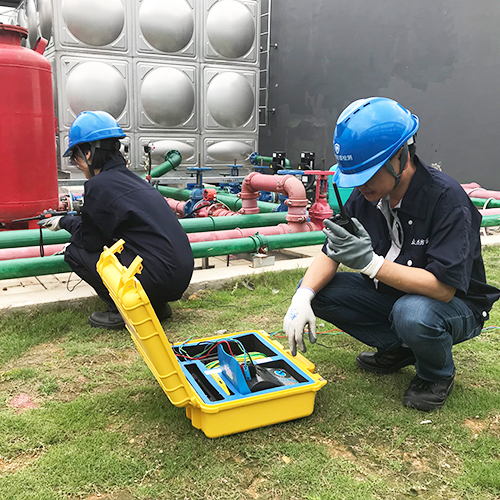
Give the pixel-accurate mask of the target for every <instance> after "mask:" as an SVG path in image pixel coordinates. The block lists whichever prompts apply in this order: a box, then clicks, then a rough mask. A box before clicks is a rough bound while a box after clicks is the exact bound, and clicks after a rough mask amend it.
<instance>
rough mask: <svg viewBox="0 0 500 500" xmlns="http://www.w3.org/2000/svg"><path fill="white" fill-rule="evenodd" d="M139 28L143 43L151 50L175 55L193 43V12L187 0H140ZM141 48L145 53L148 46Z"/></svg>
mask: <svg viewBox="0 0 500 500" xmlns="http://www.w3.org/2000/svg"><path fill="white" fill-rule="evenodd" d="M138 24H139V28H140V32H141V34H142V35H143V37H144V38H143V40H144V41H145V42H146V43H147V44H149V45H150V46H151V47H152V48H154V49H157V50H159V51H161V52H166V53H176V52H179V51H182V50H183V49H186V48H187V47H188V45H190V42H191V41H192V39H193V36H194V12H193V8H192V6H191V5H189V3H188V2H187V1H186V0H143V2H142V4H141V6H140V8H139V16H138ZM141 48H144V49H147V45H146V46H144V47H141Z"/></svg>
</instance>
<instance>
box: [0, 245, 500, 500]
mask: <svg viewBox="0 0 500 500" xmlns="http://www.w3.org/2000/svg"><path fill="white" fill-rule="evenodd" d="M499 254H500V249H497V248H491V249H490V248H488V249H485V251H484V258H485V263H486V266H487V275H488V278H489V280H490V282H491V283H492V284H495V285H497V286H498V285H499V284H500V270H499V267H498V261H499ZM302 274H303V271H300V270H297V271H290V272H281V273H273V272H270V273H265V274H262V275H259V276H255V277H254V278H252V284H253V286H251V285H250V284H249V283H248V282H247V281H245V280H240V281H238V282H234V283H232V284H231V285H230V286H228V287H226V288H225V289H224V290H220V291H203V292H199V293H197V294H196V296H194V297H192V298H191V299H190V300H185V301H179V302H177V303H174V304H172V308H173V311H174V316H173V318H172V319H170V320H168V321H166V322H164V323H163V327H164V330H165V332H166V334H167V336H168V338H169V339H170V340H171V341H172V342H178V341H181V340H185V339H188V338H190V337H192V336H195V337H208V336H213V335H217V334H218V333H221V332H222V331H225V330H226V331H227V332H229V333H231V332H237V331H243V330H252V329H256V330H265V331H267V332H268V333H274V332H277V333H276V337H277V338H280V340H282V341H283V343H284V345H286V342H285V339H282V338H281V337H282V334H280V333H279V332H280V330H281V325H282V318H283V316H284V314H285V312H286V310H287V308H288V305H289V301H290V298H291V296H292V295H293V292H294V289H295V286H296V283H297V281H298V280H299V279H300V277H301V276H302ZM96 308H97V309H99V308H102V307H101V304H100V303H99V301H98V300H97V299H89V300H85V301H81V302H77V303H72V304H71V305H65V306H60V305H59V306H58V305H54V306H46V307H43V308H40V309H26V310H23V311H20V312H14V313H11V314H9V315H6V316H5V317H3V318H0V346H1V348H0V499H1V500H14V499H15V500H26V499H33V500H56V499H58V500H59V499H87V500H131V499H150V500H153V499H155V500H156V499H175V500H177V499H189V500H195V499H196V500H198V499H200V500H212V499H213V500H215V499H220V500H230V499H263V500H271V499H272V500H293V499H297V500H299V499H300V500H302V499H304V500H306V499H307V500H320V499H321V500H327V499H343V500H344V499H345V500H350V499H352V500H360V499H361V500H364V499H387V500H389V499H391V500H392V499H397V500H399V499H412V498H423V499H428V500H431V499H436V500H437V499H445V500H452V499H470V500H493V499H497V500H498V499H500V362H499V359H500V329H497V328H496V327H495V326H496V325H499V326H500V304H497V305H495V307H494V309H493V311H492V314H491V319H490V321H489V322H488V324H487V325H485V326H486V327H489V328H487V329H485V330H484V331H483V334H482V335H480V336H479V337H477V338H476V339H474V340H472V341H469V342H466V343H464V344H461V345H458V346H456V347H455V349H454V357H455V362H456V366H457V375H456V379H455V388H454V390H453V393H452V394H451V396H450V397H449V399H448V401H447V403H446V405H445V407H444V408H443V409H442V410H439V411H436V412H434V413H421V412H418V411H416V410H411V409H408V408H404V407H403V406H402V405H401V400H402V397H403V393H404V391H405V389H406V387H407V385H408V382H409V381H410V380H411V378H412V377H413V375H414V369H413V367H407V368H405V369H403V370H401V371H400V372H399V373H397V374H395V375H388V376H380V375H374V374H370V373H365V372H362V371H361V370H360V369H359V368H357V367H356V365H355V362H354V360H355V357H356V355H357V354H358V353H359V352H360V351H361V350H363V349H364V347H365V346H363V345H362V344H360V343H359V342H357V341H355V340H353V339H352V338H350V337H349V336H347V335H345V334H337V333H336V332H328V333H324V334H322V335H320V336H319V339H318V344H316V345H314V346H311V347H309V344H308V352H307V357H308V358H309V359H310V360H311V361H313V362H314V363H315V364H316V369H317V371H318V372H319V373H320V374H321V375H322V376H323V377H324V378H326V379H327V380H328V384H327V385H326V386H325V387H324V388H322V389H321V390H320V391H319V392H318V394H317V396H316V404H315V410H314V413H313V414H312V415H311V416H310V417H308V418H304V419H301V420H296V421H293V422H288V423H283V424H279V425H274V426H271V427H266V428H261V429H257V430H254V431H249V432H245V433H241V434H235V435H232V436H228V437H222V438H218V439H209V438H207V437H205V436H204V434H203V433H202V432H201V431H199V430H197V429H195V428H194V427H192V425H191V422H190V420H189V419H188V418H187V417H186V416H185V411H184V409H182V408H176V407H174V406H173V405H172V404H171V403H170V402H169V400H168V398H167V397H166V396H165V394H164V393H163V391H162V390H161V388H160V386H159V385H158V383H157V382H156V380H155V379H154V377H153V376H152V374H151V373H150V371H149V370H148V368H147V367H146V365H145V363H144V361H143V360H142V358H141V357H140V355H139V354H138V353H137V351H136V349H135V347H134V344H133V342H132V340H131V339H130V336H129V334H128V333H127V332H126V331H105V330H99V329H93V328H90V327H89V326H88V325H87V316H88V315H89V314H90V313H91V312H92V311H94V310H96ZM318 326H319V328H318V329H319V330H320V331H322V332H327V331H328V330H331V329H332V328H333V327H332V325H330V324H327V323H321V322H319V325H318Z"/></svg>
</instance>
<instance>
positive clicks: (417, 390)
mask: <svg viewBox="0 0 500 500" xmlns="http://www.w3.org/2000/svg"><path fill="white" fill-rule="evenodd" d="M454 378H455V376H453V377H451V378H448V379H444V380H439V381H438V382H429V381H428V380H424V379H421V378H420V377H419V376H418V375H416V376H415V377H414V378H413V380H412V381H411V382H410V385H409V386H408V389H406V392H405V395H404V397H403V406H407V407H408V408H415V409H417V410H422V411H432V410H435V409H436V408H441V407H442V406H443V405H444V402H445V401H446V398H447V397H448V394H450V392H451V390H452V389H453V380H454Z"/></svg>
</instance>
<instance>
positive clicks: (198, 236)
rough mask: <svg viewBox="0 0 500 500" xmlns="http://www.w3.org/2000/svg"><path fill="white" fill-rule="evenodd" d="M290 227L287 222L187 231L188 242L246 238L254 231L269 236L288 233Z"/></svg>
mask: <svg viewBox="0 0 500 500" xmlns="http://www.w3.org/2000/svg"><path fill="white" fill-rule="evenodd" d="M291 232H292V231H290V227H289V225H288V224H278V225H277V226H269V227H250V228H247V229H239V228H236V229H227V230H223V231H207V232H204V233H189V234H188V235H187V236H188V238H189V243H199V242H201V241H218V240H234V239H238V238H247V237H249V236H253V235H254V234H255V233H259V234H262V235H264V236H271V235H275V234H290V233H291Z"/></svg>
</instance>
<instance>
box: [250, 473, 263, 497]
mask: <svg viewBox="0 0 500 500" xmlns="http://www.w3.org/2000/svg"><path fill="white" fill-rule="evenodd" d="M265 482H266V480H265V479H263V478H261V477H259V478H257V479H254V480H253V482H252V484H251V485H250V486H249V487H248V488H247V490H246V492H247V493H248V495H250V497H252V498H255V499H257V498H260V495H259V493H258V492H257V490H258V488H259V486H260V485H261V484H262V483H265Z"/></svg>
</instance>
